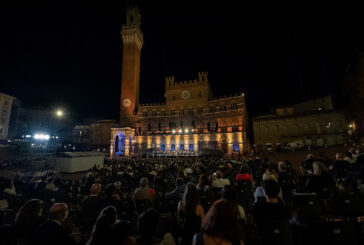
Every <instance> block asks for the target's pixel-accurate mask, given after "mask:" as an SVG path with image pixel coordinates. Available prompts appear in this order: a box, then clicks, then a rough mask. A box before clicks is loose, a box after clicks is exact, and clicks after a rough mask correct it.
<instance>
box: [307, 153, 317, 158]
mask: <svg viewBox="0 0 364 245" xmlns="http://www.w3.org/2000/svg"><path fill="white" fill-rule="evenodd" d="M314 157H315V156H314V155H313V154H312V153H309V154H307V159H313V158H314Z"/></svg>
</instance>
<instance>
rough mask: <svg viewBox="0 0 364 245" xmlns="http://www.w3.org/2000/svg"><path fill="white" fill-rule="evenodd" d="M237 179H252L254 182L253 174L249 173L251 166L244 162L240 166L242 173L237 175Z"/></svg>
mask: <svg viewBox="0 0 364 245" xmlns="http://www.w3.org/2000/svg"><path fill="white" fill-rule="evenodd" d="M235 180H236V181H250V182H253V178H252V176H251V175H250V174H249V166H248V165H246V164H244V165H243V166H241V168H240V173H239V174H238V175H236V177H235Z"/></svg>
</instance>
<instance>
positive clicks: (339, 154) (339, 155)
mask: <svg viewBox="0 0 364 245" xmlns="http://www.w3.org/2000/svg"><path fill="white" fill-rule="evenodd" d="M344 158H345V155H344V154H342V153H336V154H335V159H336V160H337V161H342V160H344Z"/></svg>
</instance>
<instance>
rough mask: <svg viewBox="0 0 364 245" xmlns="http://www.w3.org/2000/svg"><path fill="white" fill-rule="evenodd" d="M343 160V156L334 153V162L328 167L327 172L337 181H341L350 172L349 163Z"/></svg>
mask: <svg viewBox="0 0 364 245" xmlns="http://www.w3.org/2000/svg"><path fill="white" fill-rule="evenodd" d="M344 159H345V155H344V154H342V153H336V154H335V161H334V162H332V164H331V165H330V166H329V169H328V172H329V173H330V174H331V175H332V176H333V177H335V179H337V180H341V179H343V178H344V177H345V175H346V173H347V172H348V171H349V170H350V164H349V162H348V161H345V160H344Z"/></svg>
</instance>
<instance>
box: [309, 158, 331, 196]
mask: <svg viewBox="0 0 364 245" xmlns="http://www.w3.org/2000/svg"><path fill="white" fill-rule="evenodd" d="M312 166H313V175H311V176H310V177H309V179H308V181H307V183H306V191H307V192H315V193H321V192H322V191H324V190H325V189H326V190H327V191H329V192H333V191H334V190H335V181H334V179H333V178H332V176H331V175H329V174H328V173H327V170H326V167H325V166H324V164H323V163H321V162H314V163H313V164H312Z"/></svg>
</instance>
